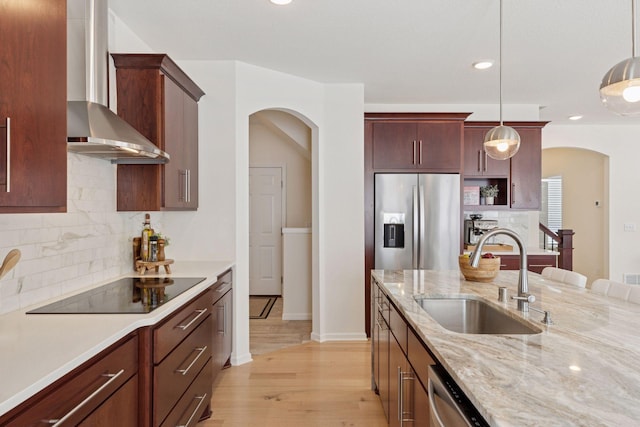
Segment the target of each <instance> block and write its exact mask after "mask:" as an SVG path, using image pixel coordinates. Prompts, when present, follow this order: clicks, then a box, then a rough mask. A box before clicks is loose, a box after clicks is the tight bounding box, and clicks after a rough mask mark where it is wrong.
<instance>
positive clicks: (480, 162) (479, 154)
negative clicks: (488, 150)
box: [478, 150, 482, 172]
mask: <svg viewBox="0 0 640 427" xmlns="http://www.w3.org/2000/svg"><path fill="white" fill-rule="evenodd" d="M480 171H482V150H478V172H480Z"/></svg>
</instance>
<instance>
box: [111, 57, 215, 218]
mask: <svg viewBox="0 0 640 427" xmlns="http://www.w3.org/2000/svg"><path fill="white" fill-rule="evenodd" d="M111 56H112V57H113V60H114V64H115V66H116V84H117V97H118V115H119V116H120V117H122V118H123V119H125V120H126V121H127V122H129V123H130V124H131V125H132V126H133V127H134V128H136V129H137V130H138V131H139V132H140V133H142V134H143V135H144V136H146V137H147V138H148V139H149V140H150V141H151V142H153V143H154V144H156V145H157V146H158V147H159V148H160V149H162V150H164V151H166V152H167V153H169V155H170V156H171V160H170V161H169V163H167V164H165V165H118V183H117V187H118V190H117V205H118V210H120V211H140V210H196V209H197V208H198V101H199V100H200V98H201V97H202V96H203V95H204V92H203V91H202V89H200V88H199V87H198V86H197V85H196V84H195V83H194V82H193V80H191V79H190V78H189V77H188V76H187V75H186V74H185V73H184V71H182V70H181V69H180V68H179V67H178V66H177V65H176V64H175V63H174V62H173V61H172V60H171V59H170V58H169V57H168V56H167V55H165V54H112V55H111Z"/></svg>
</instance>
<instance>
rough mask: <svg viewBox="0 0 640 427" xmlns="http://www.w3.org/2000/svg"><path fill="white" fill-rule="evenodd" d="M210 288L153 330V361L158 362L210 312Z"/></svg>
mask: <svg viewBox="0 0 640 427" xmlns="http://www.w3.org/2000/svg"><path fill="white" fill-rule="evenodd" d="M211 292H212V291H211V290H210V289H209V290H207V291H206V292H204V293H203V294H201V295H200V296H199V297H197V298H195V299H194V300H193V301H191V302H190V303H188V304H187V305H185V307H184V308H182V309H181V310H179V311H178V312H176V313H175V314H173V315H172V316H171V317H170V318H169V319H167V320H166V321H165V322H164V323H163V324H161V325H160V326H158V327H157V328H156V329H155V330H154V339H153V342H154V351H153V361H154V363H156V364H157V363H160V362H161V361H162V359H164V358H165V357H166V356H167V355H168V354H169V353H170V352H171V351H172V350H173V349H174V348H175V347H176V346H177V345H178V344H180V342H182V340H184V339H185V338H186V337H187V336H189V334H190V333H191V332H192V331H193V330H195V329H196V328H197V327H198V326H199V325H200V324H201V323H202V322H204V321H205V320H206V319H207V318H208V316H209V315H210V314H211V306H210V301H211Z"/></svg>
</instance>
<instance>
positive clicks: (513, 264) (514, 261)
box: [500, 255, 558, 273]
mask: <svg viewBox="0 0 640 427" xmlns="http://www.w3.org/2000/svg"><path fill="white" fill-rule="evenodd" d="M557 262H558V257H557V256H556V255H528V256H527V270H529V271H532V272H534V273H542V270H543V269H544V268H545V267H556V266H557ZM500 269H501V270H520V255H500Z"/></svg>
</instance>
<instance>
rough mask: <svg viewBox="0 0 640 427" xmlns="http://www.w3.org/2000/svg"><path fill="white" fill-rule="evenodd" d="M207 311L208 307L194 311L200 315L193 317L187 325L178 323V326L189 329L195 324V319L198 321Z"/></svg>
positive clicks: (184, 329)
mask: <svg viewBox="0 0 640 427" xmlns="http://www.w3.org/2000/svg"><path fill="white" fill-rule="evenodd" d="M206 312H207V309H206V308H203V309H201V310H196V311H194V313H198V315H197V316H196V317H194V318H193V319H191V322H189V323H187V324H186V325H177V326H176V328H178V329H182V330H183V331H186V330H187V329H189V327H190V326H191V325H193V323H194V322H195V321H197V320H198V319H199V318H200V317H202V316H203V315H204V314H205V313H206Z"/></svg>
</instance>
